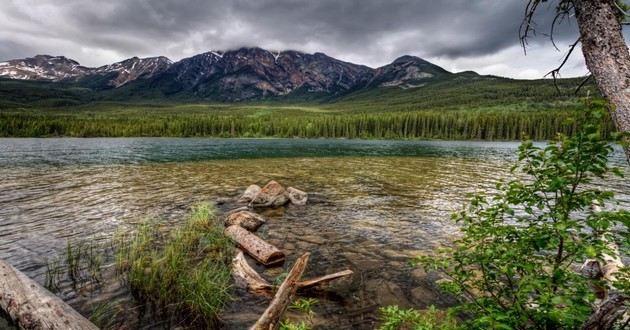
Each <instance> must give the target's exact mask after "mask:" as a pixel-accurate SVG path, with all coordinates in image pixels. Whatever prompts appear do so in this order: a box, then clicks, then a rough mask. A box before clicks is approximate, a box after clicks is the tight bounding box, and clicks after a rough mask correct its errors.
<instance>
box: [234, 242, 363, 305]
mask: <svg viewBox="0 0 630 330" xmlns="http://www.w3.org/2000/svg"><path fill="white" fill-rule="evenodd" d="M352 274H354V272H353V271H351V270H350V269H346V270H343V271H340V272H336V273H333V274H328V275H324V276H319V277H315V278H311V279H307V280H303V281H300V282H298V289H303V288H310V287H314V286H317V285H320V284H324V283H328V282H330V281H333V280H336V279H338V278H342V277H346V276H350V275H352ZM232 275H234V277H235V279H236V281H237V283H238V282H241V283H242V284H243V285H244V286H246V287H247V288H248V289H249V291H251V292H252V293H255V294H259V295H263V296H271V294H272V293H273V289H274V287H273V285H271V283H269V282H268V281H267V280H265V279H264V278H263V277H262V276H260V274H258V272H256V271H255V270H254V269H253V268H252V267H251V266H250V265H249V263H248V262H247V260H246V259H245V255H244V254H243V252H242V251H240V252H239V253H238V254H237V255H236V257H234V259H233V260H232Z"/></svg>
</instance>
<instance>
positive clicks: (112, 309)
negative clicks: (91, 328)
mask: <svg viewBox="0 0 630 330" xmlns="http://www.w3.org/2000/svg"><path fill="white" fill-rule="evenodd" d="M122 313H123V311H122V310H121V307H120V306H119V305H118V304H116V303H113V302H108V303H101V304H98V305H96V306H94V307H93V308H92V313H91V314H90V321H91V322H92V323H94V324H95V325H96V326H98V328H99V329H101V330H109V329H111V330H113V329H119V328H120V327H119V324H118V323H119V317H120V315H121V314H122Z"/></svg>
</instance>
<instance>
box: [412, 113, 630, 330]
mask: <svg viewBox="0 0 630 330" xmlns="http://www.w3.org/2000/svg"><path fill="white" fill-rule="evenodd" d="M599 108H601V107H598V110H597V111H595V110H593V111H591V110H589V111H587V112H585V115H584V118H583V119H582V122H584V123H586V124H585V125H583V127H582V129H581V130H579V131H578V132H577V133H576V134H575V135H574V136H572V137H567V136H565V135H562V134H560V135H558V137H557V138H556V139H555V140H554V141H552V142H551V143H549V144H548V145H547V146H546V147H545V148H538V147H535V146H534V145H533V144H532V143H531V141H526V142H524V143H523V144H522V145H521V147H520V149H519V162H518V163H517V165H515V166H514V168H513V171H514V172H515V175H516V177H517V178H516V179H514V180H511V181H509V182H499V183H498V184H497V190H498V192H497V193H496V194H494V195H492V196H485V195H483V194H476V195H473V196H472V197H471V200H470V202H469V204H468V205H467V206H466V207H465V208H464V209H463V210H462V211H461V212H459V213H457V214H454V219H455V220H456V221H457V222H458V223H459V224H461V226H462V227H461V230H462V232H463V236H462V237H461V238H459V239H458V240H456V241H455V242H454V247H453V248H452V249H447V250H445V251H442V253H439V255H438V256H435V257H421V258H419V260H418V261H419V262H420V263H421V264H423V265H424V267H426V268H427V269H430V270H440V271H442V272H443V273H444V274H445V276H446V278H445V279H444V280H443V281H441V282H440V283H439V284H440V286H441V287H442V288H443V289H444V290H446V291H448V292H450V293H452V294H455V295H457V296H459V297H462V299H463V302H464V304H463V305H462V306H461V310H462V311H463V312H465V313H466V315H469V316H470V318H467V319H466V323H465V327H466V328H469V329H499V328H501V329H530V328H531V329H575V328H579V327H580V325H581V324H582V323H583V322H584V321H585V320H586V319H587V318H588V316H589V315H590V314H591V313H592V312H593V302H594V300H595V296H594V293H593V291H592V289H591V285H593V284H599V285H603V283H592V281H593V280H590V279H588V278H587V277H585V276H582V275H581V274H579V273H578V272H577V271H576V265H579V264H580V263H583V262H584V261H585V260H586V259H590V258H592V259H597V260H600V261H602V262H603V258H604V255H605V254H609V255H615V251H614V250H612V249H611V248H610V244H609V243H610V242H617V241H619V242H622V241H625V242H628V239H629V234H628V224H630V213H629V212H628V211H624V210H619V211H615V210H611V207H612V206H614V204H612V203H614V198H613V197H614V196H613V194H612V193H611V192H609V191H605V190H601V189H598V188H596V187H594V186H593V185H590V183H592V182H593V181H594V180H602V179H604V178H605V177H607V176H608V175H610V174H612V175H619V174H621V171H620V170H615V169H612V168H610V167H609V166H608V163H607V161H608V156H609V154H610V153H611V151H612V147H611V146H610V144H608V143H607V142H606V140H604V139H603V134H602V129H601V122H602V118H603V116H604V114H603V113H604V112H603V111H604V110H600V109H599ZM593 203H596V204H599V205H602V206H607V207H608V208H607V209H606V210H605V211H603V212H594V211H593V209H592V208H591V206H592V204H593ZM623 273H627V270H624V271H623ZM621 282H623V281H621ZM625 283H628V282H625ZM621 285H622V286H623V284H621ZM626 289H627V287H626Z"/></svg>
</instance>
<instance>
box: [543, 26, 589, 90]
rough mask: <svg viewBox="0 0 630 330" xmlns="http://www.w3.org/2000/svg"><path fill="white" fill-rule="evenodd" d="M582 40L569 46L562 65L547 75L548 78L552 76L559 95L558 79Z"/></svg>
mask: <svg viewBox="0 0 630 330" xmlns="http://www.w3.org/2000/svg"><path fill="white" fill-rule="evenodd" d="M580 40H581V38H578V39H577V40H576V41H575V42H574V43H572V44H571V46H569V51H568V52H567V54H566V55H565V56H564V59H563V60H562V63H560V65H559V66H558V67H557V68H555V69H553V70H551V71H549V73H547V74H546V75H545V77H547V76H549V75H551V76H552V77H553V85H554V86H555V87H556V90H557V91H558V93H560V88H559V87H558V82H557V79H558V77H559V76H560V70H561V69H562V67H564V65H565V64H566V63H567V61H568V60H569V57H571V54H572V53H573V51H574V50H575V47H577V45H578V44H579V43H580Z"/></svg>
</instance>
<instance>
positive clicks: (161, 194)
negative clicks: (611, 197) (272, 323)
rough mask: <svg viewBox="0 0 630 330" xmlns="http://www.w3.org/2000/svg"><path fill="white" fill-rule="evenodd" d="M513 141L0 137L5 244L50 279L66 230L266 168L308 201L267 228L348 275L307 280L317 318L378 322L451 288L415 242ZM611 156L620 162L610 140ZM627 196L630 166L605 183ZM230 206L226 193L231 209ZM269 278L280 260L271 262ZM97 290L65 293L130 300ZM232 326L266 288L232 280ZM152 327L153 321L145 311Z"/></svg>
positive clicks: (501, 160) (98, 236)
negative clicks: (425, 264)
mask: <svg viewBox="0 0 630 330" xmlns="http://www.w3.org/2000/svg"><path fill="white" fill-rule="evenodd" d="M517 146H518V143H511V142H501V143H491V142H457V141H455V142H453V141H449V142H419V141H356V140H291V139H263V140H247V139H239V140H231V139H223V140H221V139H0V258H3V259H5V260H8V261H9V262H10V263H11V264H13V265H14V266H16V267H17V268H19V269H20V270H22V271H24V272H26V274H28V275H29V276H31V277H33V278H35V279H36V280H37V281H38V282H40V283H43V282H44V277H45V276H44V273H45V271H46V267H45V264H46V262H47V261H48V260H52V259H54V258H55V257H56V256H58V255H60V254H62V253H63V249H64V247H65V245H66V242H67V241H68V240H85V239H88V240H91V241H95V242H102V243H103V245H106V243H107V241H108V240H109V239H110V238H111V235H112V233H113V232H114V231H115V230H116V229H117V228H119V227H120V226H123V227H124V228H133V225H134V224H135V223H137V222H138V221H140V220H142V219H145V218H147V217H158V218H161V219H163V221H164V222H165V223H168V224H173V223H175V222H177V221H178V220H179V219H181V217H182V215H183V214H184V213H185V212H186V210H187V209H188V208H189V207H190V205H191V204H193V203H194V202H196V201H203V200H210V201H212V200H216V199H217V198H222V197H232V196H237V195H238V194H239V193H240V192H241V191H242V190H243V189H244V188H245V187H247V186H248V185H249V184H252V183H256V184H259V185H263V184H264V183H265V182H267V181H268V180H270V179H274V180H277V181H280V182H281V183H283V184H285V185H288V186H294V187H297V188H299V189H302V190H305V191H307V192H309V193H310V198H311V202H309V204H307V205H306V206H303V207H297V206H288V207H286V208H280V209H275V210H268V211H265V212H264V213H263V214H264V215H265V216H266V217H267V218H268V223H267V225H265V226H263V227H262V228H261V230H260V231H259V234H260V235H261V236H263V237H264V238H266V239H267V240H268V241H269V242H271V243H273V244H276V245H277V246H278V247H280V248H281V249H283V250H285V251H286V252H287V253H288V254H289V257H288V263H287V264H285V267H287V265H290V264H291V263H292V261H293V260H294V259H295V258H296V257H297V256H299V255H300V254H302V253H304V252H311V254H312V257H311V262H310V264H309V267H308V269H307V272H306V276H308V277H310V276H316V275H322V274H324V273H328V272H334V271H338V270H341V269H344V268H346V267H350V268H351V269H352V270H354V271H355V275H354V276H353V277H352V279H350V280H343V281H339V282H337V283H335V284H333V285H332V286H330V287H328V288H326V289H325V290H323V292H308V294H309V295H312V296H314V297H316V298H318V299H319V300H320V303H319V304H318V305H316V307H315V313H316V317H315V322H316V324H317V327H318V328H330V329H346V328H357V329H363V328H365V329H371V328H373V327H374V324H375V321H376V315H377V314H376V309H377V308H378V306H382V305H387V304H398V305H401V306H406V307H417V308H424V307H426V306H428V305H431V304H435V305H438V306H446V305H448V304H449V303H451V302H452V301H451V300H450V299H449V298H448V297H445V296H443V295H441V294H439V293H438V292H437V290H436V288H435V287H434V285H433V281H434V277H433V276H434V275H431V276H428V275H427V274H425V273H423V272H422V271H419V270H417V269H413V268H411V267H410V266H408V263H407V262H408V258H409V256H412V255H416V254H421V253H426V252H430V251H431V250H433V249H434V248H435V247H437V246H439V245H442V244H446V243H448V241H449V238H451V237H452V236H453V235H454V234H456V233H457V229H456V227H455V226H454V225H453V224H452V223H451V222H450V220H449V214H450V213H451V212H453V211H455V210H457V209H458V208H459V207H461V205H462V203H463V202H464V201H465V195H466V193H468V192H473V191H487V190H491V189H492V187H493V186H494V182H495V181H496V180H497V179H499V178H502V177H506V176H508V175H509V173H508V172H507V169H508V168H509V167H510V166H509V164H510V163H511V162H512V161H513V159H514V153H515V151H516V148H517ZM613 162H615V163H618V164H623V155H622V153H621V151H620V150H616V152H615V154H614V155H613ZM605 184H606V185H607V186H608V187H609V188H610V189H612V190H613V191H616V192H617V194H618V198H619V199H620V200H621V205H620V206H621V207H630V195H629V192H630V180H628V179H622V180H619V179H616V180H614V181H609V182H606V183H605ZM227 207H228V206H225V205H224V206H221V208H223V209H225V208H227ZM259 270H260V271H262V272H263V275H264V276H266V277H267V278H268V279H270V280H273V278H274V277H275V276H278V275H279V274H280V273H282V272H283V269H282V268H272V269H267V270H264V269H263V268H259ZM110 282H112V283H111V285H108V286H106V287H105V288H104V289H103V290H101V291H98V292H93V293H89V294H88V293H82V292H79V293H77V292H74V291H73V290H71V289H70V288H68V287H65V288H63V289H62V292H61V293H60V295H61V296H62V297H63V298H64V299H66V300H67V301H69V302H70V303H71V304H72V305H73V306H75V307H76V308H77V309H79V310H80V311H82V312H85V313H89V310H90V308H91V307H90V306H92V305H93V304H94V303H95V302H102V301H108V300H112V299H113V300H117V301H121V302H122V303H126V304H130V301H129V300H130V299H129V297H128V294H127V292H126V290H125V289H124V286H122V285H120V283H118V282H117V281H115V280H111V281H110ZM237 293H238V296H237V299H236V300H235V301H233V302H231V303H230V306H229V307H228V308H227V310H226V313H225V315H224V317H223V318H224V324H225V328H227V329H239V328H246V327H247V326H248V325H251V323H252V322H253V320H255V319H256V317H257V316H258V315H259V314H260V313H262V311H263V310H264V308H265V307H266V304H267V301H266V300H264V299H260V298H256V297H252V296H251V295H249V294H247V293H245V292H241V291H238V292H237ZM143 327H145V328H151V327H152V326H151V325H150V324H149V325H146V324H145V325H143Z"/></svg>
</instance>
